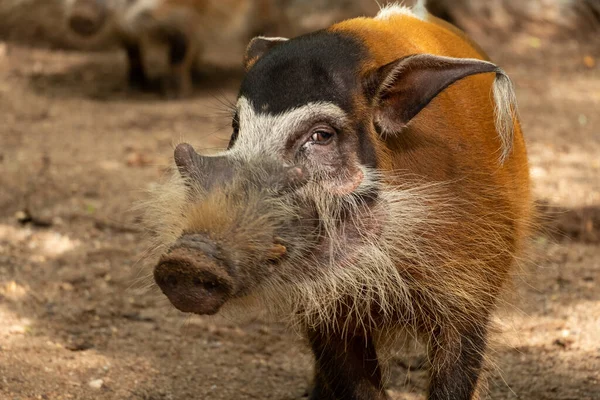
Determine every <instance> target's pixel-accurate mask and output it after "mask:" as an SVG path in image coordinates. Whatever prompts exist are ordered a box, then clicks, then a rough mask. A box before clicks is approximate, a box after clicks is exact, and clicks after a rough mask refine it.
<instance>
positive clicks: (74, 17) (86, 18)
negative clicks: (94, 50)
mask: <svg viewBox="0 0 600 400" xmlns="http://www.w3.org/2000/svg"><path fill="white" fill-rule="evenodd" d="M101 3H102V2H100V1H98V0H78V1H77V2H76V3H75V4H74V5H73V8H72V10H71V13H70V15H69V19H68V24H69V27H70V28H71V29H72V30H73V32H75V33H77V34H79V35H81V36H92V35H94V34H96V33H97V32H98V31H99V30H100V29H101V28H102V26H103V25H104V23H105V20H106V8H105V6H104V5H103V4H101Z"/></svg>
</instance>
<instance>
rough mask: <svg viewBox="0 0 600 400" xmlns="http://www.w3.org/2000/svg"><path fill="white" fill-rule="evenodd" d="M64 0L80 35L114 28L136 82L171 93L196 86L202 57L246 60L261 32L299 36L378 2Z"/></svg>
mask: <svg viewBox="0 0 600 400" xmlns="http://www.w3.org/2000/svg"><path fill="white" fill-rule="evenodd" d="M65 1H66V4H65V5H66V8H65V13H66V20H67V24H68V26H69V28H70V29H71V30H72V31H73V32H74V33H75V34H76V35H79V36H81V37H93V36H95V35H99V34H101V33H102V32H103V31H104V30H113V32H114V34H115V36H116V38H117V42H118V44H119V45H120V46H121V47H122V48H124V49H125V51H126V53H127V59H128V62H129V72H128V82H129V85H130V86H131V87H134V88H140V89H158V90H159V91H160V92H161V93H163V94H164V95H165V96H166V97H169V98H173V97H181V96H186V95H188V94H189V93H190V92H191V90H192V81H191V76H192V71H193V69H194V66H195V65H196V64H198V63H209V64H210V65H215V66H219V67H225V68H228V67H229V68H230V67H232V66H235V67H239V66H241V55H242V54H243V52H244V48H245V46H246V44H247V43H248V41H249V40H250V39H251V38H252V37H254V36H258V35H286V36H295V35H298V34H302V33H305V32H308V31H312V30H315V29H319V28H322V27H323V26H327V25H329V24H331V22H333V21H335V20H339V19H343V18H345V17H349V16H351V15H356V14H365V15H366V14H367V12H368V11H375V8H376V7H377V6H376V3H374V2H373V3H372V4H371V7H365V6H364V5H360V4H359V5H353V4H352V3H353V2H348V1H343V2H339V3H340V4H339V5H338V6H337V7H332V4H331V2H330V1H320V2H316V3H315V2H305V1H304V2H303V1H297V0H291V1H290V0H287V1H286V0H65ZM370 9H372V10H370ZM340 10H343V11H340ZM152 55H154V58H152ZM157 55H158V57H157ZM153 70H154V71H153ZM157 70H158V71H157Z"/></svg>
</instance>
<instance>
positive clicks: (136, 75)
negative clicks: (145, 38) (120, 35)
mask: <svg viewBox="0 0 600 400" xmlns="http://www.w3.org/2000/svg"><path fill="white" fill-rule="evenodd" d="M123 47H124V48H125V51H126V53H127V62H128V63H129V65H128V75H127V81H128V84H129V87H131V88H133V89H139V90H148V89H149V86H150V82H149V80H148V76H147V75H146V70H145V68H144V60H143V54H142V47H141V44H140V42H139V41H135V40H125V41H123Z"/></svg>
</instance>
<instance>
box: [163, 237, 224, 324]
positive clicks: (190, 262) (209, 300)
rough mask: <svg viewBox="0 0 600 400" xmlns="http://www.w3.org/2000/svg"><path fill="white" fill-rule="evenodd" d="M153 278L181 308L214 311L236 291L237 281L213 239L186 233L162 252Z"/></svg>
mask: <svg viewBox="0 0 600 400" xmlns="http://www.w3.org/2000/svg"><path fill="white" fill-rule="evenodd" d="M154 280H155V281H156V283H157V284H158V286H159V287H160V289H161V290H162V292H163V293H164V294H165V295H166V296H167V298H168V299H169V301H170V302H171V303H172V304H173V305H174V306H175V307H176V308H177V309H178V310H180V311H183V312H191V313H195V314H215V313H216V312H217V311H218V310H219V309H220V308H221V306H222V305H223V304H224V303H225V302H226V301H227V300H228V299H229V298H230V297H231V296H232V295H233V293H234V282H233V279H232V277H231V275H230V274H229V272H228V270H227V265H226V262H225V261H224V260H222V259H220V255H219V253H218V249H217V247H216V245H215V244H214V243H211V242H210V241H209V240H208V239H205V238H204V237H201V236H200V235H184V236H183V237H182V238H180V239H179V240H178V241H177V242H176V243H175V245H174V246H173V247H172V248H171V250H170V251H169V252H168V253H167V254H165V255H163V256H162V257H161V259H160V260H159V262H158V265H157V266H156V268H155V269H154Z"/></svg>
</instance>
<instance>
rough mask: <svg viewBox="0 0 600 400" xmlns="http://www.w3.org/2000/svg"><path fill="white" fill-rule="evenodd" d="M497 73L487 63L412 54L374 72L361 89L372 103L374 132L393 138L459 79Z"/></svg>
mask: <svg viewBox="0 0 600 400" xmlns="http://www.w3.org/2000/svg"><path fill="white" fill-rule="evenodd" d="M500 71H501V70H500V69H499V68H498V67H497V66H496V65H494V64H492V63H490V62H487V61H482V60H476V59H470V58H450V57H442V56H435V55H432V54H415V55H410V56H407V57H403V58H400V59H398V60H396V61H393V62H391V63H389V64H386V65H384V66H383V67H380V68H379V69H377V70H375V71H374V72H373V73H371V74H370V75H369V76H368V77H367V80H366V83H365V88H366V91H367V95H368V96H370V98H374V99H375V110H374V121H375V123H376V124H377V125H378V128H379V129H381V131H382V133H383V134H394V133H397V132H399V131H400V130H401V129H402V128H404V127H405V126H406V125H407V124H408V123H409V122H410V120H411V119H412V118H414V117H415V116H416V115H417V114H418V113H419V111H421V110H422V109H423V108H425V106H427V104H429V102H430V101H431V100H433V98H434V97H435V96H437V95H438V94H439V93H440V92H441V91H442V90H444V89H445V88H447V87H448V86H450V85H451V84H453V83H454V82H456V81H458V80H459V79H462V78H465V77H467V76H470V75H474V74H481V73H485V72H496V73H499V72H500Z"/></svg>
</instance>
